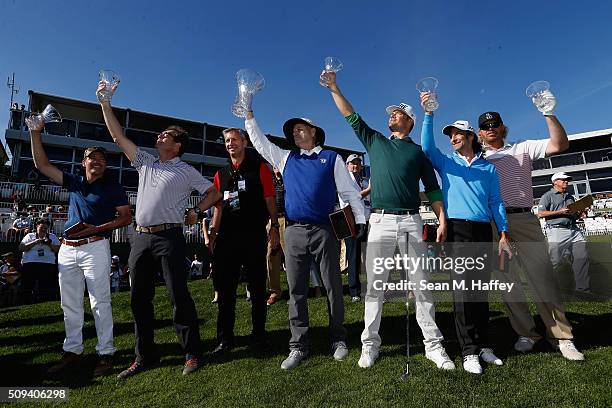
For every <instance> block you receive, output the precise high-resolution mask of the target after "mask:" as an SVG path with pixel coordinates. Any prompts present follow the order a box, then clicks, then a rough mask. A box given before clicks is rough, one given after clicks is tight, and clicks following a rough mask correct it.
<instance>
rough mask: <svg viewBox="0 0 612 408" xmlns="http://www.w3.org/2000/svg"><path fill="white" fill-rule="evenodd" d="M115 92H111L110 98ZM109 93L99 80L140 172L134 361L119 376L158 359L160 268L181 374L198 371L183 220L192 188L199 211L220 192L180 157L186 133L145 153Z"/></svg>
mask: <svg viewBox="0 0 612 408" xmlns="http://www.w3.org/2000/svg"><path fill="white" fill-rule="evenodd" d="M115 88H116V87H115ZM115 88H114V89H112V90H110V94H111V95H112V94H113V93H114V91H115ZM105 89H106V85H105V83H104V82H100V83H99V84H98V89H97V92H96V95H97V97H98V100H99V101H100V105H101V106H102V113H103V114H104V121H105V122H106V126H107V127H108V130H109V132H110V134H111V136H112V138H113V140H114V141H115V143H117V145H118V146H119V147H120V148H121V150H123V153H124V154H125V155H126V157H127V158H128V159H129V160H130V162H131V163H132V166H134V167H135V168H136V170H138V200H137V201H136V224H137V227H136V233H135V234H134V236H133V237H132V242H131V250H130V257H129V261H128V263H129V267H130V278H131V287H132V290H131V306H132V313H133V315H134V328H135V335H136V350H135V351H136V360H135V361H134V363H133V364H132V365H131V366H130V367H129V368H127V369H126V370H124V371H122V372H121V373H120V374H119V376H118V378H120V379H125V378H128V377H131V376H133V375H135V374H137V373H139V372H141V371H143V370H145V369H148V368H149V367H150V366H151V365H154V364H156V363H157V362H158V361H159V355H158V353H157V350H156V347H155V343H154V339H153V332H154V325H155V317H154V310H153V296H154V294H155V286H154V285H155V273H156V272H157V270H158V269H161V270H162V273H163V276H164V280H165V282H166V287H167V289H168V292H169V294H170V299H171V301H172V305H173V309H174V313H173V322H174V328H175V330H176V334H177V337H178V340H179V343H180V344H181V347H182V349H183V352H184V353H185V365H184V367H183V374H184V375H186V374H191V373H192V372H194V371H196V370H197V369H198V368H199V365H200V362H199V358H200V352H201V351H200V332H199V325H198V318H197V313H196V308H195V304H194V302H193V299H192V298H191V295H190V294H189V289H188V288H187V273H186V271H185V264H184V262H185V237H184V236H183V219H184V215H185V210H186V208H187V205H188V202H189V197H190V195H191V192H192V191H193V190H194V189H195V190H197V191H198V192H199V193H200V194H202V195H204V198H203V199H202V200H201V201H200V202H199V203H198V205H197V206H196V207H195V209H194V210H195V211H196V212H198V213H199V212H202V211H205V210H206V209H208V208H209V207H211V206H212V205H213V204H214V203H215V202H217V201H218V200H219V199H220V198H221V194H220V193H219V191H218V190H217V189H216V188H215V187H214V186H213V185H212V183H211V182H210V181H208V180H206V179H205V178H204V177H203V176H202V175H201V174H200V173H199V172H198V171H197V170H196V169H194V168H193V167H192V166H190V165H189V164H187V163H185V162H183V161H181V159H180V156H181V155H182V154H183V153H184V152H185V150H186V148H187V144H188V142H189V136H188V134H187V132H186V131H185V130H184V129H182V128H181V127H179V126H170V127H168V128H167V129H166V130H164V131H163V132H161V133H160V134H159V135H158V136H157V140H156V142H155V148H156V149H157V153H158V155H159V157H155V156H153V155H151V154H149V153H147V152H145V151H144V150H143V149H141V148H139V147H138V146H136V145H135V144H134V143H133V142H132V141H131V140H130V139H128V138H127V137H126V136H125V134H124V133H123V129H122V128H121V125H120V124H119V122H118V121H117V118H116V117H115V114H114V113H113V109H112V107H111V104H110V99H109V98H106V97H105V92H104V91H105Z"/></svg>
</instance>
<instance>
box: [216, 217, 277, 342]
mask: <svg viewBox="0 0 612 408" xmlns="http://www.w3.org/2000/svg"><path fill="white" fill-rule="evenodd" d="M267 248H268V238H267V233H266V228H265V225H264V226H263V227H262V228H261V229H258V230H257V231H255V232H252V231H249V232H247V231H245V230H242V231H236V232H229V233H228V234H227V235H219V237H218V238H217V242H216V244H215V251H214V253H213V270H214V275H213V282H214V287H215V290H217V291H218V292H219V302H218V306H219V312H218V315H217V339H218V340H219V342H220V343H227V344H233V343H234V323H235V320H236V289H237V287H238V283H239V282H240V276H241V270H243V272H244V276H245V277H246V281H247V285H248V289H249V292H250V293H251V322H252V324H253V333H252V334H253V337H255V338H258V339H262V338H263V337H264V336H265V334H266V314H267V305H266V300H267V291H266V280H267V277H268V274H267V266H266V251H267Z"/></svg>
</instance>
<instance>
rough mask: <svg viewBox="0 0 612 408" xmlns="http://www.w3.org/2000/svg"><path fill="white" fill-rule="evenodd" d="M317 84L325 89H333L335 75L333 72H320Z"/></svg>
mask: <svg viewBox="0 0 612 408" xmlns="http://www.w3.org/2000/svg"><path fill="white" fill-rule="evenodd" d="M319 84H321V86H324V87H326V88H330V89H333V88H335V87H336V73H335V72H333V71H329V72H328V71H325V70H323V71H321V75H319Z"/></svg>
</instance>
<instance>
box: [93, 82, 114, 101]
mask: <svg viewBox="0 0 612 408" xmlns="http://www.w3.org/2000/svg"><path fill="white" fill-rule="evenodd" d="M107 85H108V83H107V82H105V81H100V82H98V89H96V98H98V101H100V102H108V103H110V101H111V99H112V98H113V95H114V94H115V91H116V90H117V87H118V86H119V84H115V85H113V86H112V87H111V88H110V89H107Z"/></svg>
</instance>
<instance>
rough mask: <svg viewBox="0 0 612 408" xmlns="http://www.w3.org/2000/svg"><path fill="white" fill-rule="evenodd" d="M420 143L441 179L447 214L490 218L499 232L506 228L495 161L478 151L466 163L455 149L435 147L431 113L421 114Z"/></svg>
mask: <svg viewBox="0 0 612 408" xmlns="http://www.w3.org/2000/svg"><path fill="white" fill-rule="evenodd" d="M421 146H422V148H423V151H424V152H425V155H426V156H427V158H428V159H429V160H430V161H431V163H432V164H433V167H434V168H435V169H436V171H437V172H438V174H439V175H440V178H441V179H442V194H443V195H444V207H445V208H446V216H447V217H448V218H457V219H461V220H469V221H478V222H490V221H491V220H493V219H494V220H495V224H496V225H497V229H498V231H499V232H502V231H508V220H507V218H506V209H505V208H504V203H503V201H502V199H501V194H500V190H499V178H498V177H497V171H496V170H495V165H494V164H493V163H491V162H489V161H487V160H485V159H484V158H482V157H481V155H480V153H478V154H477V156H476V158H474V160H472V162H471V163H470V164H468V162H467V161H466V160H465V159H464V158H462V157H461V156H459V154H458V153H457V152H453V153H452V154H449V155H446V154H444V153H442V152H441V151H440V150H439V149H438V148H437V147H436V142H435V140H434V135H433V115H425V119H424V120H423V128H422V130H421Z"/></svg>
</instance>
